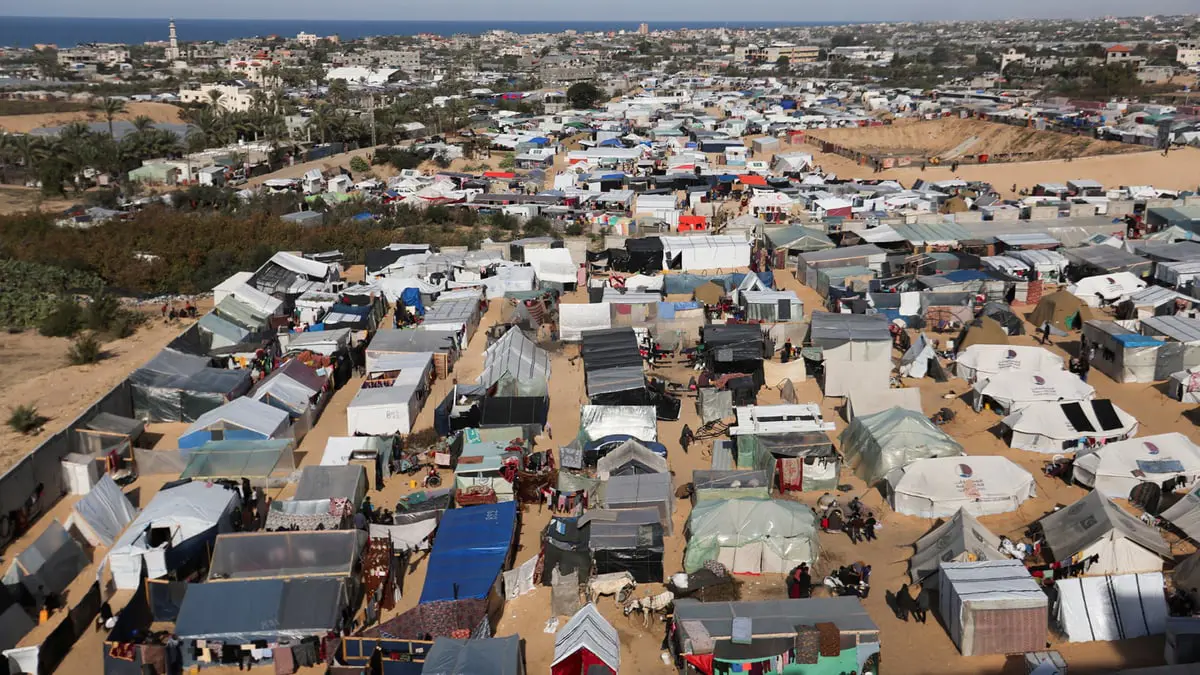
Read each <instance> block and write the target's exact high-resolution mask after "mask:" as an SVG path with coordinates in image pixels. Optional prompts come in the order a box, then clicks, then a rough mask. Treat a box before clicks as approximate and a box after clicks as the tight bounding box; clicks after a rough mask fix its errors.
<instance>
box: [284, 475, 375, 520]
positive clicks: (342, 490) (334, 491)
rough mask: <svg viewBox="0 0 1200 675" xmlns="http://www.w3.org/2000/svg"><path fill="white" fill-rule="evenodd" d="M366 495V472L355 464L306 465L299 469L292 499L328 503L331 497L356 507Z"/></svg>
mask: <svg viewBox="0 0 1200 675" xmlns="http://www.w3.org/2000/svg"><path fill="white" fill-rule="evenodd" d="M366 495H367V472H366V471H365V470H364V469H363V467H361V466H359V465H357V464H350V465H348V466H306V467H304V468H303V469H301V470H300V480H299V481H297V482H296V493H295V494H294V495H293V496H292V500H294V501H297V502H306V501H316V500H322V501H325V502H326V503H328V502H329V501H330V500H333V499H345V500H347V501H349V502H350V505H351V506H353V507H354V508H355V509H357V508H358V506H359V505H360V504H362V501H363V497H365V496H366ZM276 503H277V502H276ZM327 505H328V504H327Z"/></svg>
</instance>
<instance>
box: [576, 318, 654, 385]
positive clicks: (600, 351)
mask: <svg viewBox="0 0 1200 675" xmlns="http://www.w3.org/2000/svg"><path fill="white" fill-rule="evenodd" d="M580 354H581V355H582V356H583V372H584V377H585V380H586V384H587V394H588V396H589V397H592V396H598V395H603V394H614V393H617V392H623V391H630V390H636V389H643V388H644V387H645V386H646V381H645V378H644V376H643V374H642V355H641V352H640V351H639V349H638V343H637V336H636V335H635V334H634V332H633V329H632V328H610V329H605V330H588V331H584V332H583V344H582V346H581V347H580Z"/></svg>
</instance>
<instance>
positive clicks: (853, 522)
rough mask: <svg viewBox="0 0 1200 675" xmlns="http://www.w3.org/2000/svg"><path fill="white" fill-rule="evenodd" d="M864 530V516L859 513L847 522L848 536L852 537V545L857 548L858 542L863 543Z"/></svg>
mask: <svg viewBox="0 0 1200 675" xmlns="http://www.w3.org/2000/svg"><path fill="white" fill-rule="evenodd" d="M862 528H863V519H862V516H860V515H858V514H857V513H856V514H854V515H852V516H850V520H848V521H847V522H846V535H847V536H849V537H850V543H852V544H854V545H856V546H857V545H858V542H860V541H862Z"/></svg>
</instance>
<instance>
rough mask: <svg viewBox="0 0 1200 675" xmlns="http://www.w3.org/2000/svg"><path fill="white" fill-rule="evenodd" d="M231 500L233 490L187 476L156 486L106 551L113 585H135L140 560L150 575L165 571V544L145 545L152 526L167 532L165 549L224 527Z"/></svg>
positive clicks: (228, 525) (123, 587)
mask: <svg viewBox="0 0 1200 675" xmlns="http://www.w3.org/2000/svg"><path fill="white" fill-rule="evenodd" d="M237 503H238V498H237V493H236V492H234V491H233V490H227V489H225V488H224V487H222V486H221V485H217V484H213V483H200V482H193V483H187V484H185V485H180V486H177V487H173V488H171V489H169V490H163V491H162V492H159V493H158V494H157V495H155V496H154V499H152V500H150V503H149V504H147V505H146V508H144V509H143V510H142V512H141V514H139V515H138V517H137V519H136V520H134V521H133V523H131V524H130V525H129V527H128V528H127V529H126V530H125V533H124V534H122V535H121V538H120V539H118V540H117V543H116V544H114V545H113V547H112V550H111V551H110V552H109V554H108V561H109V564H110V566H111V568H112V574H113V581H114V582H115V583H116V586H117V588H118V589H121V590H132V589H135V588H137V587H138V583H139V581H140V580H141V576H142V569H143V566H144V567H145V570H146V575H147V576H148V577H150V578H151V579H158V578H160V577H164V576H166V575H167V573H168V572H170V570H169V569H167V563H166V555H167V551H168V545H167V544H166V543H160V544H158V545H151V542H150V537H151V534H152V532H154V531H162V532H165V533H166V534H167V535H169V536H168V537H167V539H168V540H169V542H170V546H169V548H171V549H175V548H179V547H180V546H181V545H182V544H183V543H184V542H186V541H188V540H190V539H192V538H194V537H198V536H200V535H202V534H205V533H207V532H209V531H210V530H213V531H215V533H222V532H229V531H231V530H232V529H233V527H232V523H231V522H230V520H229V513H230V512H231V511H233V507H234V506H235V505H237Z"/></svg>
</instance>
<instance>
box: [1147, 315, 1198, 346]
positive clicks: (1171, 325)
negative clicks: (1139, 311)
mask: <svg viewBox="0 0 1200 675" xmlns="http://www.w3.org/2000/svg"><path fill="white" fill-rule="evenodd" d="M1142 326H1143V327H1145V328H1149V329H1151V330H1152V331H1154V332H1155V333H1157V334H1160V335H1164V336H1166V337H1169V338H1171V339H1172V340H1175V341H1176V342H1184V343H1192V342H1200V319H1189V318H1187V317H1182V316H1152V317H1150V318H1148V319H1142Z"/></svg>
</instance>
